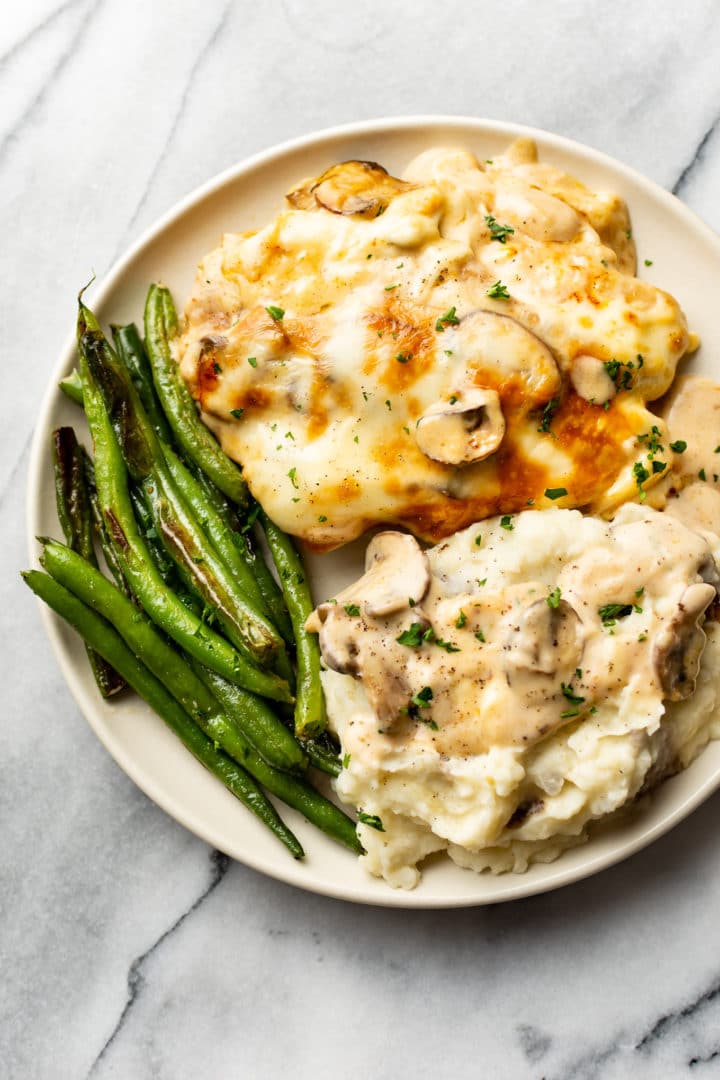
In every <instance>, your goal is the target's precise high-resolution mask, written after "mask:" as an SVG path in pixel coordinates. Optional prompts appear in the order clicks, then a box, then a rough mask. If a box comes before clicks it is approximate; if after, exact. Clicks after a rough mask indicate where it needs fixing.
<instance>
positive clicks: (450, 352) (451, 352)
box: [443, 349, 453, 356]
mask: <svg viewBox="0 0 720 1080" xmlns="http://www.w3.org/2000/svg"><path fill="white" fill-rule="evenodd" d="M443 352H444V353H445V355H446V356H452V354H453V351H452V349H443Z"/></svg>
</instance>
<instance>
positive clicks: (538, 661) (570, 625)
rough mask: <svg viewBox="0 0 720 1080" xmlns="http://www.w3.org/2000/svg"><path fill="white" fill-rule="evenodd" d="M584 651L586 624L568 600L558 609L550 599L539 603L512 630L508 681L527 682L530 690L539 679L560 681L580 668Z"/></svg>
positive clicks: (508, 650) (506, 668) (508, 660)
mask: <svg viewBox="0 0 720 1080" xmlns="http://www.w3.org/2000/svg"><path fill="white" fill-rule="evenodd" d="M582 651H583V633H582V623H581V621H580V617H579V615H578V613H577V612H576V611H575V608H573V607H572V606H571V605H570V604H569V603H568V602H567V600H560V601H559V602H558V606H557V607H556V608H553V607H550V605H549V604H548V602H547V600H536V601H535V602H534V603H533V604H530V605H529V607H527V608H525V610H524V612H523V613H522V615H521V616H520V621H519V625H517V626H513V628H512V633H511V636H510V638H509V640H508V643H507V654H508V655H507V658H506V661H505V672H506V675H507V678H508V682H509V683H510V684H511V685H512V684H513V683H515V682H519V680H523V681H526V682H527V683H528V690H530V689H531V687H532V685H533V683H535V682H536V681H537V678H536V677H537V676H551V677H552V678H553V680H556V679H557V676H558V675H562V674H564V673H565V672H567V671H574V670H575V668H576V667H578V664H579V661H580V658H581V656H582ZM553 692H554V691H553ZM530 696H532V695H530Z"/></svg>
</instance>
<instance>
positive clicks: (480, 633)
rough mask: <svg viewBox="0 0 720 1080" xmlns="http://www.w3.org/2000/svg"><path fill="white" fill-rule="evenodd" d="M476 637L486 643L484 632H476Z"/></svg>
mask: <svg viewBox="0 0 720 1080" xmlns="http://www.w3.org/2000/svg"><path fill="white" fill-rule="evenodd" d="M475 637H476V638H477V639H478V641H482V642H483V643H484V642H485V635H484V634H483V632H482V630H476V631H475Z"/></svg>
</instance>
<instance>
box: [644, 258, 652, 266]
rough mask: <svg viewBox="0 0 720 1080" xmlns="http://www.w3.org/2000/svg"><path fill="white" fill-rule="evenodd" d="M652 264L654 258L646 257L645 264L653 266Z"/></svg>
mask: <svg viewBox="0 0 720 1080" xmlns="http://www.w3.org/2000/svg"><path fill="white" fill-rule="evenodd" d="M652 264H653V261H652V259H645V265H646V266H652Z"/></svg>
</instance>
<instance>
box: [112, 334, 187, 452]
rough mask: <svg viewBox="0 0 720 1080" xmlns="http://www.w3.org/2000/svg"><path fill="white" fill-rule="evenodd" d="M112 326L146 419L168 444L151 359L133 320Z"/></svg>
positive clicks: (117, 347) (167, 435)
mask: <svg viewBox="0 0 720 1080" xmlns="http://www.w3.org/2000/svg"><path fill="white" fill-rule="evenodd" d="M111 329H112V336H113V344H114V345H115V350H116V352H117V354H118V357H119V359H120V360H121V362H122V363H123V364H124V365H125V367H126V368H127V370H128V372H129V374H130V378H131V379H132V381H133V385H134V387H135V389H136V390H137V392H138V396H139V398H140V400H141V402H142V404H143V408H144V409H145V412H146V413H147V416H148V420H149V421H150V423H151V424H152V426H153V428H154V430H155V433H156V435H157V436H158V437H159V438H160V439H162V440H163V442H165V443H167V444H168V445H170V444H171V443H172V431H171V430H170V425H169V424H168V422H167V419H166V417H165V413H164V412H163V411H162V408H161V407H160V402H159V401H158V399H157V394H156V393H155V386H154V385H153V377H152V369H151V367H150V362H149V360H148V358H147V353H146V352H145V347H144V345H143V343H142V341H141V340H140V334H139V333H138V329H137V327H136V326H135V323H129V324H128V325H127V326H112V327H111Z"/></svg>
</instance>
